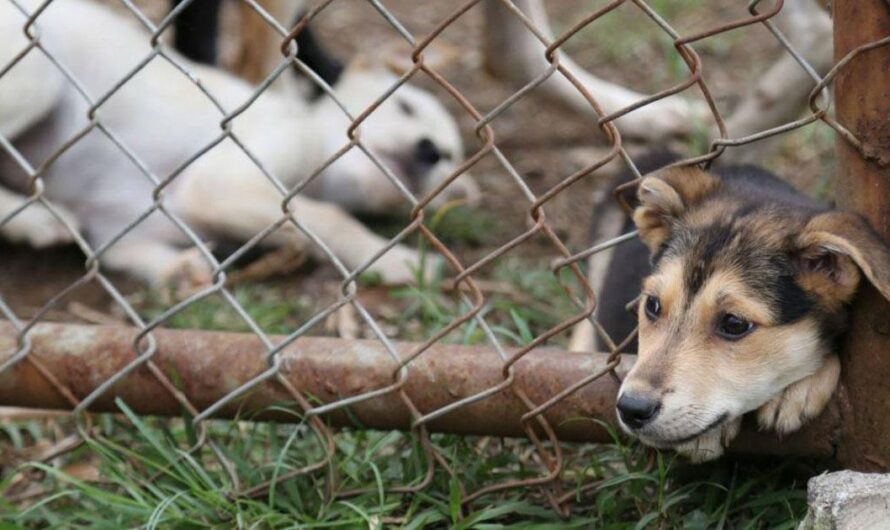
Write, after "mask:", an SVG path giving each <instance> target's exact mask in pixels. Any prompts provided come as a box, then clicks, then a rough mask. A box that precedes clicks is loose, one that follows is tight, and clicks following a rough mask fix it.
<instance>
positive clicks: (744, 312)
mask: <svg viewBox="0 0 890 530" xmlns="http://www.w3.org/2000/svg"><path fill="white" fill-rule="evenodd" d="M755 180H756V179H755ZM761 184H763V183H761ZM767 184H769V186H768V187H767V188H764V187H763V186H758V184H757V183H756V182H755V183H752V182H745V181H744V179H724V178H719V177H716V176H714V175H711V174H709V173H706V172H703V171H701V170H699V169H693V168H673V169H664V170H661V171H659V172H656V173H655V174H653V175H651V176H648V177H646V178H644V179H643V181H642V182H641V184H640V187H639V191H638V195H639V201H640V205H639V206H638V207H637V209H636V211H635V212H634V222H635V223H636V225H637V227H638V229H639V231H640V239H641V240H642V241H643V242H644V243H645V244H646V246H648V248H649V249H650V251H651V255H652V273H651V275H650V276H648V277H647V278H646V279H645V281H644V283H643V288H642V299H641V303H640V307H639V323H640V335H639V356H638V360H637V362H636V364H635V365H634V367H633V369H632V370H631V371H630V373H629V374H628V375H627V377H626V378H625V380H624V383H623V384H622V386H621V389H620V391H619V396H618V412H619V417H620V421H621V425H622V427H623V428H624V429H625V430H627V431H628V432H630V433H632V434H634V435H636V436H638V437H639V438H640V439H641V440H642V441H643V442H645V443H647V444H649V445H653V446H656V447H676V446H679V445H683V444H686V443H688V442H691V441H694V440H695V439H696V438H698V437H700V436H702V435H703V434H706V433H711V432H713V431H714V430H715V429H717V428H719V427H720V426H722V425H723V424H725V423H727V422H729V421H731V420H734V419H736V418H738V417H740V416H741V415H742V414H744V413H746V412H749V411H752V410H754V409H757V408H758V407H760V406H761V405H763V404H764V403H766V402H767V401H769V400H770V399H772V398H773V397H775V396H777V395H778V394H779V393H780V392H781V391H782V390H783V389H784V388H785V387H787V386H788V385H790V384H791V383H794V382H795V381H798V380H800V379H802V378H804V377H806V376H808V375H811V374H813V373H814V372H815V371H816V370H818V369H819V368H820V366H822V363H823V362H824V361H825V359H826V355H828V354H830V353H831V352H832V349H833V347H834V344H833V342H834V339H835V338H836V337H837V335H838V334H839V333H840V332H842V331H843V329H844V327H845V326H846V304H847V303H848V302H849V301H850V300H851V298H852V297H853V295H854V294H855V292H856V289H857V286H858V284H859V281H860V277H861V276H862V275H863V274H864V275H865V276H866V277H867V278H868V279H869V280H870V281H871V283H872V284H873V285H874V286H875V287H877V288H878V289H879V290H880V291H881V292H882V293H883V294H884V295H885V296H888V295H890V256H888V251H887V248H886V247H885V246H884V244H883V243H882V242H881V241H880V240H879V239H878V238H877V236H876V235H875V234H874V233H873V232H872V230H871V229H870V228H869V227H868V225H867V224H866V223H865V222H864V221H863V220H861V219H860V218H859V217H857V216H855V215H852V214H848V213H842V212H837V211H829V210H825V209H822V208H819V207H818V206H816V205H814V204H812V203H810V202H809V201H808V200H807V199H806V198H804V197H803V196H801V195H799V194H797V193H796V192H794V191H793V190H792V189H791V188H790V187H788V186H787V185H784V184H782V183H780V182H779V181H777V180H776V181H772V182H767Z"/></svg>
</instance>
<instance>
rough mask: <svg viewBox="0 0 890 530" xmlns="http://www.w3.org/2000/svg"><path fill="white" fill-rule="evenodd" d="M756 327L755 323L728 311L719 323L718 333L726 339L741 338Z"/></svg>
mask: <svg viewBox="0 0 890 530" xmlns="http://www.w3.org/2000/svg"><path fill="white" fill-rule="evenodd" d="M753 329H754V323H753V322H750V321H748V320H745V319H744V318H742V317H740V316H736V315H733V314H732V313H727V314H725V315H723V318H721V319H720V322H718V323H717V334H718V335H720V336H721V337H723V338H724V339H726V340H739V339H740V338H742V337H744V336H745V335H747V334H748V333H751V331H752V330H753Z"/></svg>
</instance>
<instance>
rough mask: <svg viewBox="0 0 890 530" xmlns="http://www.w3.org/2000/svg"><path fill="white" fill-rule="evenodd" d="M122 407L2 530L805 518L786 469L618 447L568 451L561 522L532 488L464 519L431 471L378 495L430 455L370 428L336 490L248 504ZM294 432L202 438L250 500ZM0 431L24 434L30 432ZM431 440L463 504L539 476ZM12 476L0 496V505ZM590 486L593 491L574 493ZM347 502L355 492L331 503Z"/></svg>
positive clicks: (515, 445) (484, 501)
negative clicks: (72, 467) (699, 461)
mask: <svg viewBox="0 0 890 530" xmlns="http://www.w3.org/2000/svg"><path fill="white" fill-rule="evenodd" d="M119 407H120V409H121V410H122V412H123V414H122V415H120V416H116V417H112V416H108V415H106V416H103V417H101V421H100V422H99V424H100V425H99V428H98V431H99V433H100V434H99V435H98V436H96V437H94V438H91V439H90V440H89V441H88V443H87V444H86V445H85V446H83V447H82V448H81V449H79V450H78V451H77V452H75V453H72V454H70V455H68V456H67V457H65V461H66V462H62V463H58V462H57V465H43V464H24V465H23V466H21V467H20V468H19V469H18V471H21V472H30V473H31V474H33V475H35V477H37V478H36V484H38V485H40V486H41V487H44V488H46V489H47V491H51V492H52V494H50V495H47V496H45V497H43V498H42V499H40V500H38V501H36V502H32V503H24V504H19V505H12V504H9V503H5V502H4V503H3V504H0V523H2V524H3V526H0V528H4V529H13V528H16V529H18V528H37V527H40V528H72V529H73V528H100V529H101V528H109V529H110V528H135V527H139V528H384V527H385V528H466V529H470V528H476V529H495V528H505V527H509V528H541V529H543V528H553V529H556V528H616V529H625V528H626V529H636V528H702V529H704V528H793V527H794V523H795V521H796V520H798V519H799V518H800V517H802V515H803V513H804V510H805V499H804V492H803V491H802V490H801V489H800V488H799V486H800V484H799V483H795V482H794V481H793V480H792V481H789V478H788V477H789V469H788V466H787V465H780V466H770V467H762V468H757V467H751V466H750V465H748V466H746V465H743V464H739V463H734V462H729V461H724V462H721V463H719V464H717V465H712V466H709V467H698V468H694V469H683V468H682V466H681V465H680V464H679V463H678V462H676V461H675V460H674V459H673V458H672V457H671V456H670V455H668V454H656V455H655V459H654V465H653V466H651V467H648V466H647V461H648V460H649V458H648V457H649V454H648V452H647V450H645V449H643V448H641V447H639V446H637V445H626V444H623V443H622V442H620V441H619V440H618V439H617V438H616V441H615V442H614V443H612V444H603V445H571V444H565V446H564V451H565V455H566V459H567V466H566V472H565V473H564V474H563V476H562V477H561V478H560V484H561V486H562V488H563V490H562V491H563V493H564V494H566V495H568V496H569V497H573V498H575V497H576V499H575V500H576V502H574V503H573V508H572V512H571V513H570V514H569V517H568V519H562V518H560V517H559V516H558V515H557V514H556V513H555V512H554V511H553V510H551V509H549V508H548V507H547V506H546V504H545V502H544V500H543V498H542V496H541V492H540V491H539V490H538V489H537V488H527V489H512V490H507V491H505V492H502V493H497V494H491V495H487V496H484V497H482V498H481V499H479V500H478V501H477V502H475V503H473V504H472V505H471V506H466V507H463V508H462V507H461V505H460V499H461V497H460V488H459V485H458V483H457V482H456V481H455V479H453V478H451V477H450V476H449V475H448V474H447V473H444V472H442V471H441V470H440V471H439V472H438V473H437V474H436V475H435V476H434V479H433V481H432V483H431V484H430V485H429V486H428V487H427V488H425V489H423V490H422V491H421V492H419V493H417V494H414V495H397V494H392V493H389V492H387V488H390V487H393V486H399V485H411V484H417V483H419V482H420V480H421V479H422V477H423V475H424V472H425V470H426V457H425V455H424V452H423V450H422V449H421V446H420V444H419V443H418V440H417V439H416V437H415V436H413V435H412V434H410V433H399V432H379V431H370V430H344V431H341V432H340V433H339V434H337V436H336V455H335V458H334V459H333V464H332V466H333V470H334V471H335V473H336V477H337V481H336V483H331V482H330V480H329V477H328V474H327V470H325V469H322V470H320V471H318V472H316V473H313V474H308V475H303V476H299V477H297V478H295V479H292V480H288V481H286V482H283V483H281V484H279V485H278V486H277V487H276V488H274V489H273V490H271V491H269V492H268V493H266V494H264V495H262V496H259V497H257V498H253V499H248V498H233V497H232V496H231V493H232V491H233V489H234V485H233V483H232V481H231V479H230V478H229V475H228V474H227V473H226V471H225V469H224V467H223V466H222V465H221V463H220V460H219V459H218V458H217V457H216V456H215V455H214V454H213V452H212V451H211V450H210V448H209V447H206V446H204V447H202V448H201V449H199V450H197V451H195V452H191V453H190V452H188V450H187V449H188V448H189V447H190V446H191V445H192V444H193V443H194V441H195V432H194V431H193V430H192V429H190V428H189V427H188V423H187V422H184V421H181V420H161V419H156V418H142V417H139V416H136V415H135V414H133V413H132V412H131V411H130V410H129V409H128V408H127V407H126V405H125V404H123V403H119ZM294 421H295V423H294V424H288V425H283V424H274V423H257V422H250V421H237V422H222V421H213V422H209V423H208V424H207V426H206V427H207V429H208V431H209V434H210V437H211V439H212V440H214V441H215V442H216V444H217V445H218V447H219V448H220V450H221V451H222V453H223V454H224V456H225V458H226V460H227V461H228V462H227V464H228V466H230V467H231V469H232V470H233V471H234V473H235V475H236V476H237V477H238V480H239V483H240V487H241V488H248V487H251V486H253V485H256V484H259V483H261V482H263V481H264V480H268V479H270V478H272V477H275V476H278V475H281V474H283V473H286V472H287V471H289V470H291V469H295V468H297V467H301V466H304V465H306V464H309V463H311V462H314V461H318V459H320V458H321V456H322V454H323V452H322V450H321V446H320V444H319V442H318V440H316V439H315V438H314V436H312V435H311V433H310V431H309V430H308V429H307V428H306V427H305V425H303V424H301V423H298V421H299V420H298V419H297V418H295V420H294ZM6 429H7V431H9V430H10V429H21V430H22V431H23V432H22V433H19V434H21V435H22V436H31V435H33V434H34V432H33V431H34V429H35V426H34V425H30V426H29V425H28V423H25V424H22V425H20V426H16V427H13V426H9V425H8V426H7V427H6ZM36 429H37V430H38V431H39V430H40V427H39V426H38V427H36ZM44 434H46V435H47V436H50V437H51V434H49V433H44ZM432 441H433V444H434V445H435V447H436V448H437V450H438V451H439V452H440V453H441V454H442V455H443V456H444V457H445V458H446V459H447V461H448V462H449V465H451V466H452V467H453V468H454V469H455V471H456V474H457V476H459V477H460V480H461V482H462V485H463V487H464V488H465V489H466V491H469V492H472V491H475V490H476V489H478V488H480V487H482V486H486V485H490V484H494V483H498V482H502V481H505V480H514V479H523V478H529V477H534V476H539V475H540V474H541V472H542V470H541V469H540V468H539V467H538V466H537V465H536V464H535V463H534V462H533V461H532V459H530V458H529V456H528V454H529V451H528V444H527V443H525V442H521V441H516V440H503V439H497V438H478V437H461V436H455V435H434V436H433V438H432ZM70 461H87V462H89V465H91V466H94V467H95V468H96V469H97V470H98V472H99V473H100V476H101V477H102V480H101V481H98V482H97V481H85V480H82V479H79V478H77V477H76V476H73V475H71V474H68V473H65V472H64V471H62V469H64V467H65V464H66V463H67V462H70ZM690 471H692V472H691V473H690ZM14 476H16V474H14V473H9V474H7V477H6V479H5V481H4V482H3V483H2V484H0V489H2V490H3V491H4V493H8V489H9V488H10V487H11V486H12V484H13V482H14V481H13V480H12V477H14ZM594 483H596V484H597V487H596V488H595V489H593V490H588V491H585V490H584V489H582V488H583V486H585V485H589V484H594ZM328 488H330V489H331V491H332V493H333V495H328V493H327V490H328ZM350 490H361V492H360V493H358V494H355V495H350V496H341V494H342V493H343V492H347V491H350ZM573 492H575V494H574V495H573ZM0 502H3V501H0Z"/></svg>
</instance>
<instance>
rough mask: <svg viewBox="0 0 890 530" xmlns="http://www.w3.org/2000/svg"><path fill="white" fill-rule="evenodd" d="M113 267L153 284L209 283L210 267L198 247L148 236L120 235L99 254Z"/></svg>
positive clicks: (189, 285) (177, 286)
mask: <svg viewBox="0 0 890 530" xmlns="http://www.w3.org/2000/svg"><path fill="white" fill-rule="evenodd" d="M99 262H100V263H101V264H102V265H103V266H105V267H107V268H109V269H112V270H117V271H122V272H127V273H129V274H133V275H135V276H138V277H140V278H142V279H144V280H146V281H148V282H149V283H151V284H152V285H155V286H169V287H173V288H175V289H177V290H183V289H190V288H194V287H202V286H205V285H209V284H210V283H211V281H212V271H213V267H212V265H211V264H210V262H209V261H208V260H207V258H205V257H204V256H203V254H201V252H200V251H199V250H198V249H197V248H190V249H186V250H183V249H179V248H176V247H175V246H173V245H169V244H167V243H164V242H161V241H156V240H150V239H123V240H121V241H120V242H118V243H116V244H114V245H112V246H111V247H110V248H109V249H108V250H106V251H105V253H104V254H102V256H101V257H100V258H99Z"/></svg>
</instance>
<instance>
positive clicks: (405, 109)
mask: <svg viewBox="0 0 890 530" xmlns="http://www.w3.org/2000/svg"><path fill="white" fill-rule="evenodd" d="M396 104H397V105H398V106H399V110H400V111H402V114H404V115H405V116H414V107H412V106H411V104H409V103H408V102H407V101H405V100H404V99H397V100H396Z"/></svg>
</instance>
